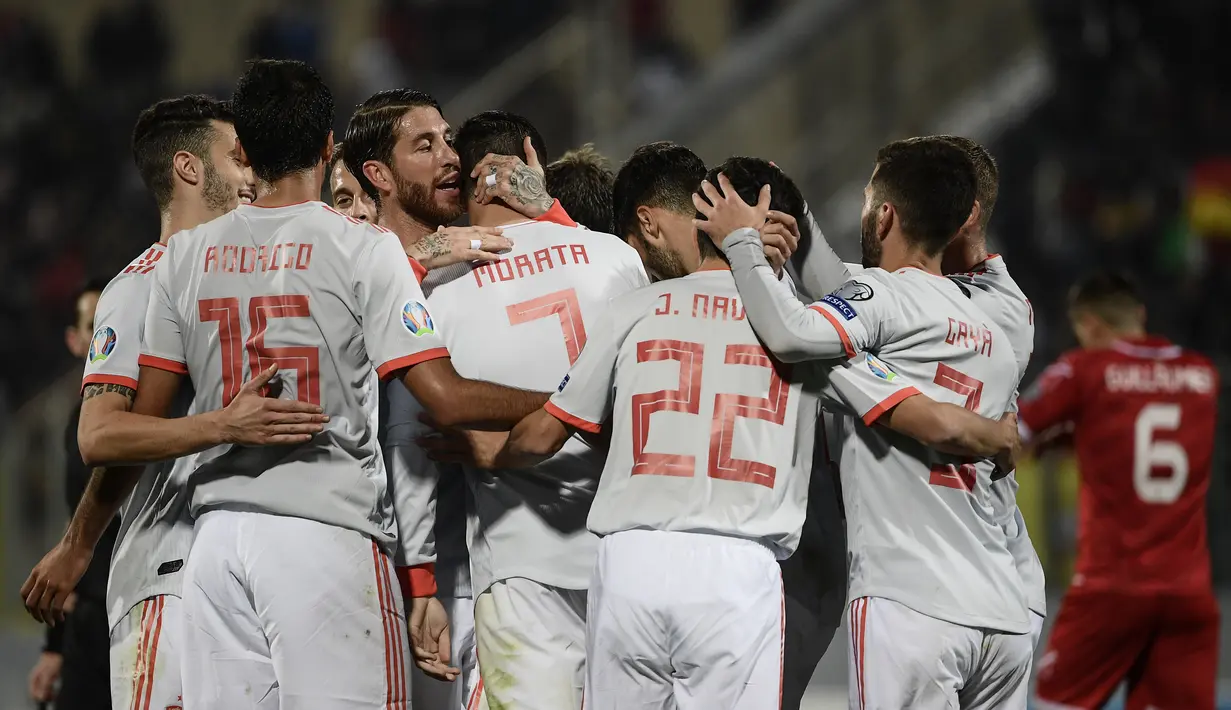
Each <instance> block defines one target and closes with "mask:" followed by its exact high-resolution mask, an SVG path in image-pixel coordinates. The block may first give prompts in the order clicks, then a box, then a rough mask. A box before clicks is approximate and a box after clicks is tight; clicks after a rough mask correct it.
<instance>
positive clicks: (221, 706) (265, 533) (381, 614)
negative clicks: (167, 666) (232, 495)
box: [183, 510, 411, 710]
mask: <svg viewBox="0 0 1231 710" xmlns="http://www.w3.org/2000/svg"><path fill="white" fill-rule="evenodd" d="M183 625H184V654H183V658H184V665H183V671H184V699H185V701H186V702H185V706H184V707H185V710H198V709H204V710H214V709H217V710H241V709H247V708H260V709H262V710H264V709H266V708H271V709H272V708H277V709H280V710H298V709H301V708H330V709H344V708H353V709H356V710H357V709H359V708H363V709H365V710H366V709H369V708H371V709H373V710H375V709H377V708H380V709H381V710H386V709H392V708H405V707H406V706H407V703H408V698H409V687H408V686H409V683H408V681H407V677H408V669H409V667H410V666H411V657H410V643H409V641H408V638H407V627H406V615H405V613H404V612H403V607H402V595H401V593H400V590H399V589H398V583H397V580H396V578H395V576H394V574H393V565H392V563H391V562H390V561H389V558H388V557H387V556H386V555H385V554H384V553H383V552H381V551H380V549H379V548H378V547H377V546H376V544H375V543H374V542H372V540H371V539H370V538H368V537H366V536H364V535H362V534H360V533H358V532H356V531H354V530H346V529H343V528H338V527H333V526H331V525H325V524H324V523H319V522H316V521H313V520H306V519H304V518H292V517H284V516H277V515H264V514H261V513H240V512H233V511H224V510H216V511H210V512H207V513H205V514H204V515H202V516H201V517H200V518H198V519H197V523H196V526H195V537H194V538H193V545H192V554H191V555H189V556H188V564H187V565H186V566H185V569H184V617H183Z"/></svg>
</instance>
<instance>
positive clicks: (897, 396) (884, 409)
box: [863, 387, 920, 426]
mask: <svg viewBox="0 0 1231 710" xmlns="http://www.w3.org/2000/svg"><path fill="white" fill-rule="evenodd" d="M917 394H920V392H919V390H917V389H915V388H914V387H907V388H906V389H904V390H899V391H897V392H894V393H893V394H891V395H889V396H888V397H886V398H885V399H883V400H881V402H880V404H878V405H876V406H875V407H873V408H871V409H869V410H868V413H867V414H864V415H863V423H864V424H866V425H868V426H872V425H873V424H875V423H876V420H877V419H880V418H881V417H883V416H884V415H885V414H886V413H888V412H889V410H890V409H893V408H894V407H896V406H898V405H899V404H901V403H902V402H904V401H906V400H908V399H910V398H911V397H914V396H915V395H917Z"/></svg>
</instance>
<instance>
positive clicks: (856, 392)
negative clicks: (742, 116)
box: [723, 230, 1030, 633]
mask: <svg viewBox="0 0 1231 710" xmlns="http://www.w3.org/2000/svg"><path fill="white" fill-rule="evenodd" d="M723 246H724V250H725V251H726V253H727V255H728V257H729V258H730V260H731V265H732V268H733V270H734V274H735V279H736V282H737V283H738V284H739V290H740V296H741V297H743V299H744V303H745V306H746V308H747V310H748V317H749V320H750V321H751V323H752V326H753V328H755V329H756V331H757V333H758V335H759V336H760V337H761V338H762V339H763V340H764V341H765V343H766V344H767V345H768V346H769V347H771V348H777V349H778V350H780V351H781V352H778V353H777V354H779V355H781V356H784V357H786V358H787V359H791V360H803V359H809V358H818V357H834V356H835V355H841V354H844V355H845V356H846V357H847V358H849V359H850V360H851V362H848V363H846V364H845V365H843V366H841V367H837V368H834V369H833V370H831V371H830V373H829V377H830V385H831V386H832V387H833V388H835V389H836V390H837V391H838V392H839V393H840V394H841V395H842V397H843V399H844V400H845V401H846V403H847V404H848V405H849V406H850V407H851V409H852V410H853V411H854V413H855V414H856V415H857V416H858V417H859V419H861V420H862V421H861V422H853V421H851V420H849V419H848V420H847V422H848V423H849V424H851V430H850V431H849V432H846V434H845V436H844V437H843V440H842V451H841V454H840V462H841V469H842V492H843V500H844V502H845V507H846V515H847V522H848V525H847V531H848V535H847V547H848V561H849V568H850V590H849V595H850V598H852V599H853V598H857V597H863V596H875V597H884V598H887V599H892V600H894V601H897V602H899V603H901V604H904V605H906V606H908V607H910V608H912V609H914V610H915V611H918V612H920V613H923V614H927V615H929V616H933V617H935V618H939V619H942V620H945V621H949V622H951V623H955V624H961V625H964V626H972V627H981V628H989V629H996V630H1001V631H1007V632H1011V633H1026V632H1028V631H1029V630H1030V622H1029V618H1028V615H1027V614H1028V612H1027V608H1026V601H1025V593H1024V590H1023V586H1022V580H1021V579H1020V577H1019V575H1018V573H1017V570H1016V567H1015V565H1014V559H1013V556H1012V555H1011V554H1010V553H1009V550H1008V546H1007V541H1006V535H1005V531H1004V529H1003V528H1002V527H1001V525H1000V524H999V521H998V520H997V519H996V510H995V509H994V505H993V503H992V500H991V498H992V494H991V492H990V487H991V476H992V474H993V468H994V467H993V465H992V464H991V462H988V461H981V462H977V463H972V462H969V461H966V460H963V459H961V458H960V457H956V456H950V455H946V454H941V453H939V452H936V451H934V450H931V449H929V448H927V447H926V446H924V445H923V444H921V443H919V442H918V441H915V440H914V439H910V438H908V437H905V436H902V435H899V434H897V433H895V432H893V431H890V430H888V429H886V428H884V427H874V426H872V423H874V422H875V421H876V419H877V418H878V417H879V416H880V415H882V414H884V413H885V412H887V411H889V410H890V409H892V408H893V406H894V405H896V404H897V403H899V402H901V401H902V400H904V399H905V398H906V397H908V396H910V395H911V394H913V389H914V388H906V389H903V388H901V387H900V383H898V382H895V380H897V378H898V376H899V375H900V376H904V377H906V378H907V379H908V380H910V381H911V382H913V383H915V386H916V388H917V390H918V392H920V393H922V394H925V395H927V396H929V397H931V398H932V399H935V400H938V401H948V402H952V403H955V404H961V405H964V406H966V407H967V408H968V409H971V410H972V411H974V412H976V413H978V414H980V415H982V416H985V417H989V418H999V417H1000V416H1001V415H1002V414H1003V413H1004V412H1005V411H1006V409H1007V408H1008V407H1009V405H1010V402H1011V400H1012V396H1013V392H1014V389H1015V385H1016V376H1017V366H1016V359H1015V356H1014V353H1013V350H1012V348H1011V347H1010V346H1009V344H1008V337H1007V336H1006V335H1005V333H1004V331H1002V330H1000V328H999V327H998V326H997V325H996V324H995V323H994V322H992V321H991V319H990V318H988V317H987V316H986V314H984V313H982V312H981V311H979V309H978V308H977V307H975V306H974V305H973V304H972V303H971V301H970V299H969V298H967V296H966V295H965V294H964V293H963V292H962V290H961V289H960V288H959V287H958V285H957V284H955V283H954V282H952V281H950V280H949V279H946V278H944V277H940V276H936V275H932V274H929V273H926V272H923V271H920V270H918V269H902V270H900V271H898V272H895V273H888V272H885V271H883V270H881V269H868V270H866V271H864V272H863V273H862V274H860V275H859V276H858V277H857V278H856V279H854V280H852V281H850V282H848V283H847V284H846V285H845V286H843V287H842V288H841V289H839V290H838V291H837V292H835V293H834V294H830V295H828V296H825V297H824V298H823V299H821V301H819V302H817V303H815V304H813V305H812V306H810V307H804V306H803V305H802V304H800V303H799V302H798V301H794V300H791V299H789V298H786V296H785V294H783V293H782V291H781V290H776V289H775V288H774V284H773V283H772V281H771V280H772V278H773V277H772V272H771V271H770V270H769V267H768V264H766V262H765V258H764V256H763V255H762V253H761V243H760V238H759V235H757V234H756V232H755V231H753V230H740V231H739V232H737V233H735V234H733V235H731V236H729V237H728V238H727V239H726V242H725V243H724V245H723ZM868 353H875V356H871V355H869V354H868ZM858 368H865V369H867V370H869V371H870V372H871V373H872V374H874V375H876V376H877V377H874V378H867V377H865V376H863V375H862V374H861V375H860V376H859V377H858V378H854V379H852V378H851V377H850V373H849V371H848V370H849V369H858ZM877 379H880V380H881V381H883V382H884V383H885V385H886V386H885V388H884V392H878V391H876V388H875V387H874V386H869V384H868V383H869V382H874V381H875V380H877ZM844 381H853V382H856V386H849V387H844Z"/></svg>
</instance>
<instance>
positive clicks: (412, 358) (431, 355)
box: [376, 348, 449, 380]
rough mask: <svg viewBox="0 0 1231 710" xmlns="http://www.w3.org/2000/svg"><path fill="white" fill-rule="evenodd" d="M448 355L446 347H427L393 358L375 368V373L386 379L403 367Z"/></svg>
mask: <svg viewBox="0 0 1231 710" xmlns="http://www.w3.org/2000/svg"><path fill="white" fill-rule="evenodd" d="M441 357H449V349H448V348H429V349H427V350H421V351H419V352H417V353H415V354H413V355H406V356H404V357H399V358H395V359H393V360H390V361H389V362H386V363H385V364H383V365H381V366H380V367H377V368H376V375H377V377H380V379H382V380H385V379H388V378H389V376H390V375H392V374H393V373H394V372H396V371H398V370H401V369H402V368H404V367H414V366H415V365H418V364H419V363H421V362H427V361H428V360H435V359H436V358H441Z"/></svg>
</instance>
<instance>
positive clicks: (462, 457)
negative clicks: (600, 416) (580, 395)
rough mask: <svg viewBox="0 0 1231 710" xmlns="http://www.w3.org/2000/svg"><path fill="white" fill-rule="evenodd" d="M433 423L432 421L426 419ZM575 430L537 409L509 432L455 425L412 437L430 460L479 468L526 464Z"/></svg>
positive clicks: (551, 452)
mask: <svg viewBox="0 0 1231 710" xmlns="http://www.w3.org/2000/svg"><path fill="white" fill-rule="evenodd" d="M428 423H429V424H430V425H432V426H437V424H436V422H434V421H433V422H428ZM576 432H577V430H576V429H574V428H573V427H570V426H568V425H567V424H565V423H564V422H562V421H560V420H559V419H557V418H555V417H554V416H552V415H551V414H549V413H548V412H547V410H546V409H539V410H538V411H536V412H533V413H531V414H530V415H529V416H527V417H526V418H524V419H522V420H521V421H520V422H518V423H517V425H516V426H514V427H513V430H512V431H511V432H504V431H482V430H477V429H458V430H451V431H443V432H440V434H441V435H439V436H424V437H420V438H419V439H417V440H416V443H418V444H419V445H420V446H422V447H423V450H424V451H426V452H427V455H428V456H429V457H431V458H432V460H433V461H442V462H449V463H464V464H468V465H471V466H475V467H477V468H482V469H494V468H529V467H531V466H535V465H537V464H540V463H542V462H544V461H546V460H547V459H549V458H551V457H552V456H554V455H555V454H556V453H557V452H559V451H560V449H561V448H563V447H564V442H566V441H568V439H569V437H570V436H572V435H573V434H574V433H576Z"/></svg>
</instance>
